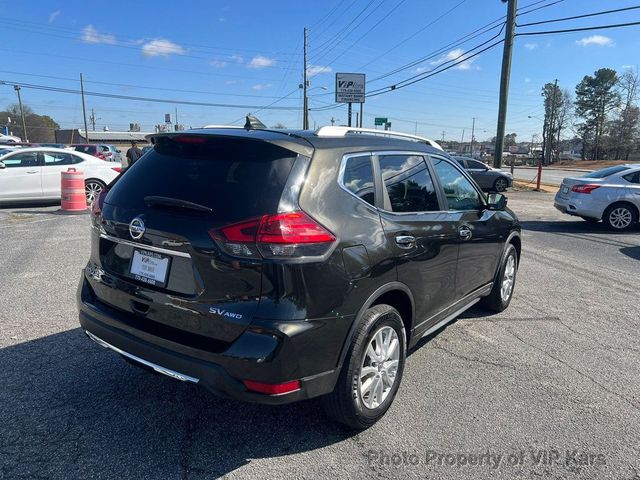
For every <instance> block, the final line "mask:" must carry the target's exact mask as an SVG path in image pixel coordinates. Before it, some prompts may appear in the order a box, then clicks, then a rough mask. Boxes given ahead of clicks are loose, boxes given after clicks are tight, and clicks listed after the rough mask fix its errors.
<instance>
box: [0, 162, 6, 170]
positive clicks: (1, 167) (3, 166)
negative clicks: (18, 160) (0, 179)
mask: <svg viewBox="0 0 640 480" xmlns="http://www.w3.org/2000/svg"><path fill="white" fill-rule="evenodd" d="M4 168H7V166H6V165H5V164H4V162H0V170H2V169H4Z"/></svg>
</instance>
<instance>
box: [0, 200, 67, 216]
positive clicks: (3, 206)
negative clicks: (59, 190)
mask: <svg viewBox="0 0 640 480" xmlns="http://www.w3.org/2000/svg"><path fill="white" fill-rule="evenodd" d="M56 205H60V200H47V201H29V202H16V203H0V210H10V209H12V208H15V209H18V211H19V212H21V213H27V212H25V211H24V209H25V208H40V207H54V206H56ZM29 213H38V212H29ZM39 213H43V212H39ZM44 213H46V212H44Z"/></svg>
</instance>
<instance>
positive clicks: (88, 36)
mask: <svg viewBox="0 0 640 480" xmlns="http://www.w3.org/2000/svg"><path fill="white" fill-rule="evenodd" d="M82 41H83V42H84V43H107V44H110V45H113V44H114V43H116V37H114V36H113V35H109V34H106V33H100V32H98V30H96V28H95V27H94V26H93V25H87V26H86V27H84V28H83V29H82Z"/></svg>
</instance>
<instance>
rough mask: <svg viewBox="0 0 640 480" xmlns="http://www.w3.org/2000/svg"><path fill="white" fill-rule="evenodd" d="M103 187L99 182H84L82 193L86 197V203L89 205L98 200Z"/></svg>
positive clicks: (94, 180)
mask: <svg viewBox="0 0 640 480" xmlns="http://www.w3.org/2000/svg"><path fill="white" fill-rule="evenodd" d="M104 187H105V184H104V183H103V182H101V181H100V180H96V179H94V178H91V179H89V180H86V181H85V182H84V193H85V195H86V196H87V203H88V204H89V205H91V204H92V203H93V201H94V200H95V199H96V198H98V195H100V192H101V191H102V189H103V188H104Z"/></svg>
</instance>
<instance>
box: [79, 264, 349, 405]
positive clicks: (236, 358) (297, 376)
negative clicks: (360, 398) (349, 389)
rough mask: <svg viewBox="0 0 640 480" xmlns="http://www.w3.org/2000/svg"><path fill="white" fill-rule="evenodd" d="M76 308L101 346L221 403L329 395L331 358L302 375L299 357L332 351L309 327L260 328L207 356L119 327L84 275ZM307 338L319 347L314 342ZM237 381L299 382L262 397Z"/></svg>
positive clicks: (332, 371) (294, 324) (301, 323)
mask: <svg viewBox="0 0 640 480" xmlns="http://www.w3.org/2000/svg"><path fill="white" fill-rule="evenodd" d="M78 307H79V320H80V325H81V327H82V329H83V330H84V331H85V332H86V333H87V335H88V336H89V338H91V339H92V340H94V341H96V342H97V343H98V344H100V345H101V346H103V347H106V348H109V349H110V350H113V351H115V352H117V353H120V354H121V355H123V356H124V357H125V358H126V359H127V360H130V361H133V362H135V363H137V364H139V365H141V366H143V367H146V368H147V369H153V370H155V371H156V372H158V373H162V374H164V375H167V376H169V377H172V378H174V379H177V380H182V381H185V382H190V383H196V384H198V385H200V386H202V387H204V388H206V389H207V390H209V391H211V392H213V393H215V394H217V395H219V396H222V397H226V398H233V399H237V400H241V401H246V402H254V403H263V404H270V405H278V404H286V403H291V402H296V401H300V400H304V399H308V398H313V397H317V396H320V395H324V394H327V393H330V392H331V391H333V389H334V387H335V383H336V381H337V377H338V375H339V371H340V370H339V368H337V363H338V358H337V357H336V358H335V359H334V360H332V361H331V362H332V364H333V366H332V367H331V368H329V369H323V370H321V371H319V372H318V371H305V368H304V367H303V365H305V362H304V361H301V360H303V359H302V358H301V355H304V354H305V353H307V354H308V355H312V354H317V353H322V352H323V351H325V352H326V351H331V350H332V348H330V346H329V345H327V346H326V347H327V348H324V347H325V346H324V345H322V341H321V338H322V335H318V332H316V331H315V330H316V329H315V328H314V327H313V323H312V322H308V321H290V322H286V323H284V322H283V323H281V324H278V323H276V322H269V323H267V322H264V324H262V325H260V326H256V328H251V327H250V328H248V329H247V331H246V332H245V333H244V334H242V335H241V336H240V337H239V338H238V339H237V340H236V341H235V342H233V343H232V344H231V345H230V346H229V348H227V349H226V351H225V352H222V353H212V352H203V351H201V350H196V349H194V348H192V347H186V346H181V345H178V344H173V343H172V342H170V341H167V340H166V339H163V338H159V337H154V336H153V335H150V334H148V333H146V332H141V331H136V329H135V328H132V327H131V326H130V325H129V324H127V323H126V322H121V321H119V320H118V316H119V315H122V313H120V312H118V311H117V310H114V309H112V308H110V307H108V306H106V305H104V304H102V303H101V302H100V301H99V300H97V299H96V298H95V297H93V296H92V292H91V289H90V288H88V283H87V280H86V278H85V276H84V273H83V276H82V279H81V282H80V286H79V288H78ZM339 323H343V322H339ZM325 326H326V325H325ZM311 335H315V336H317V337H318V339H319V340H320V341H319V342H316V341H315V339H313V338H311ZM345 337H346V333H345ZM309 346H313V347H314V348H313V350H314V351H309V349H308V347H309ZM341 347H342V345H340V348H341ZM339 350H340V349H337V351H338V352H339ZM307 364H308V363H307ZM306 370H309V368H308V367H307V368H306ZM242 380H253V381H258V382H263V383H270V384H279V383H284V382H287V381H291V380H299V381H300V389H298V390H295V391H293V392H289V393H284V394H275V395H268V394H262V393H256V392H253V391H250V390H248V389H247V388H246V387H245V385H244V383H243V382H242Z"/></svg>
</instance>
